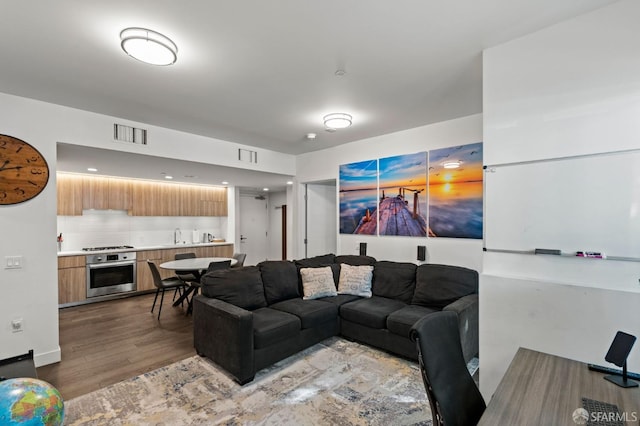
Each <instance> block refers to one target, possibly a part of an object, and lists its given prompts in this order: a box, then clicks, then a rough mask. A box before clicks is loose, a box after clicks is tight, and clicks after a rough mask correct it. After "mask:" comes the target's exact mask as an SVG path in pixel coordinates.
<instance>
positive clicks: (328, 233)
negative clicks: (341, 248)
mask: <svg viewBox="0 0 640 426" xmlns="http://www.w3.org/2000/svg"><path fill="white" fill-rule="evenodd" d="M305 193H306V197H305V199H306V202H305V241H306V244H305V257H312V256H320V255H323V254H327V253H336V251H337V249H338V242H337V233H338V228H337V226H338V225H337V224H338V220H337V216H338V210H337V203H336V181H335V180H329V181H322V182H311V183H307V184H305Z"/></svg>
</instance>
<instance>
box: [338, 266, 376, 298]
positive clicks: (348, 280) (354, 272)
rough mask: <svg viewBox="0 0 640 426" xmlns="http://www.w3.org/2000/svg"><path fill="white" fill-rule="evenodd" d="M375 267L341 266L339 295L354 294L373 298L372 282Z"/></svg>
mask: <svg viewBox="0 0 640 426" xmlns="http://www.w3.org/2000/svg"><path fill="white" fill-rule="evenodd" d="M372 278H373V266H370V265H362V266H351V265H347V264H346V263H343V264H341V265H340V280H339V281H338V294H352V295H354V296H361V297H371V280H372Z"/></svg>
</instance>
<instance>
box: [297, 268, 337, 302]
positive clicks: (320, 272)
mask: <svg viewBox="0 0 640 426" xmlns="http://www.w3.org/2000/svg"><path fill="white" fill-rule="evenodd" d="M300 277H301V278H302V292H303V294H304V295H303V297H302V298H303V299H304V300H310V299H319V298H321V297H329V296H337V295H338V293H337V292H336V284H335V282H334V281H333V272H331V267H330V266H325V267H323V268H301V269H300Z"/></svg>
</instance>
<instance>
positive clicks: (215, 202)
mask: <svg viewBox="0 0 640 426" xmlns="http://www.w3.org/2000/svg"><path fill="white" fill-rule="evenodd" d="M57 192H58V215H60V216H74V215H82V210H83V209H87V210H88V209H96V210H107V209H111V210H127V211H128V212H129V213H130V214H131V215H133V216H227V211H228V206H227V188H220V187H208V186H202V185H182V184H174V183H166V182H156V181H138V180H129V179H123V178H115V177H104V176H89V175H74V174H68V173H58V174H57Z"/></svg>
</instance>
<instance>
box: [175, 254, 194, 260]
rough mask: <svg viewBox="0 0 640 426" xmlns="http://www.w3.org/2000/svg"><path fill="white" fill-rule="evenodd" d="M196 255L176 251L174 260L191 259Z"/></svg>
mask: <svg viewBox="0 0 640 426" xmlns="http://www.w3.org/2000/svg"><path fill="white" fill-rule="evenodd" d="M195 257H196V254H195V253H176V255H175V260H180V259H193V258H195Z"/></svg>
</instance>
